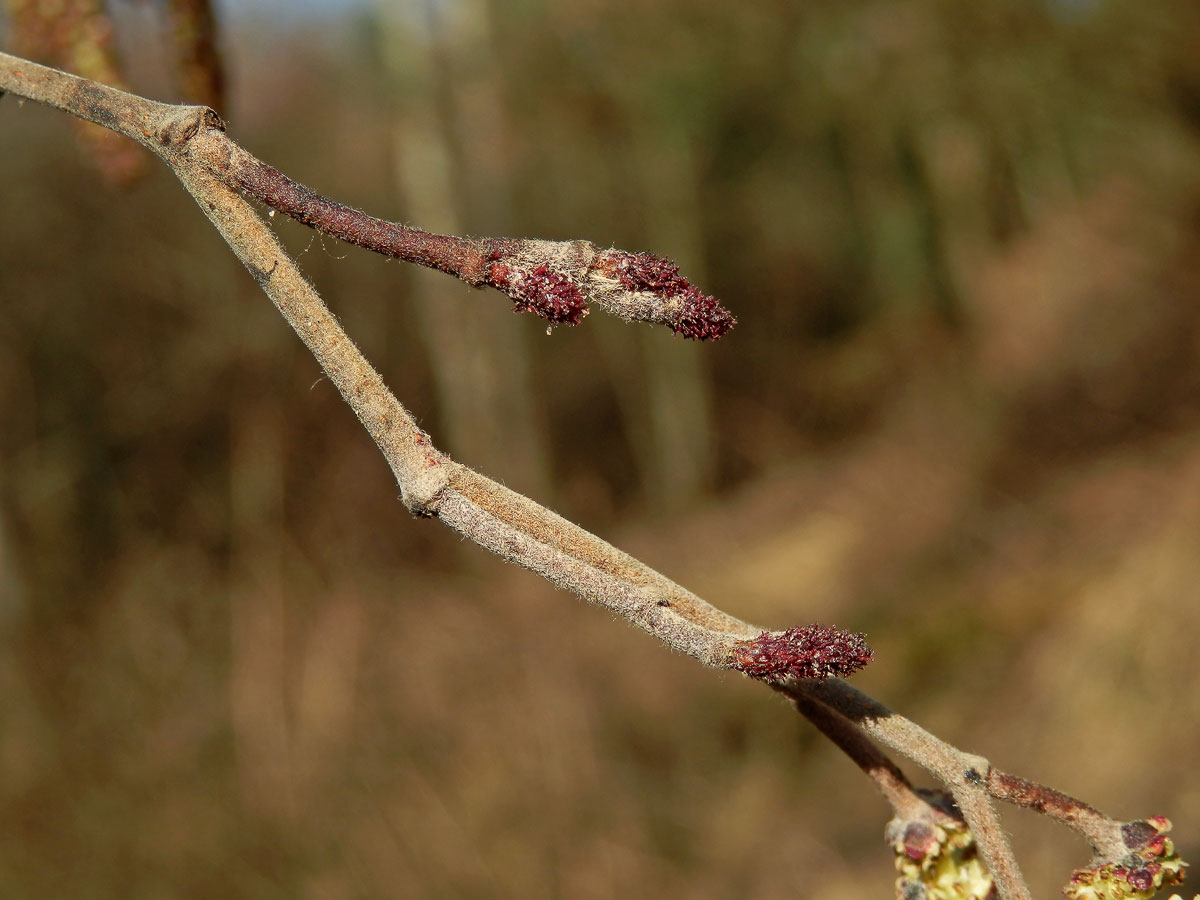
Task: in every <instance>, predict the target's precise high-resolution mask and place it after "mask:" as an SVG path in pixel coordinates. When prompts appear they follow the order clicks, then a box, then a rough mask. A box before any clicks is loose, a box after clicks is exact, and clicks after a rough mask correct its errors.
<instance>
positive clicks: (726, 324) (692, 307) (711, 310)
mask: <svg viewBox="0 0 1200 900" xmlns="http://www.w3.org/2000/svg"><path fill="white" fill-rule="evenodd" d="M610 260H611V263H612V265H613V268H614V274H615V275H616V277H617V280H618V281H619V283H620V285H621V287H622V288H624V289H625V290H627V291H632V292H635V293H643V292H646V293H652V294H657V295H658V296H660V297H662V298H663V299H664V300H676V301H677V303H678V304H679V310H678V312H677V313H676V315H675V317H674V318H673V319H672V320H671V321H669V322H667V323H666V324H667V325H669V326H670V328H671V330H672V331H674V332H675V333H676V334H682V335H683V336H684V337H685V338H692V339H693V340H698V341H709V340H714V341H715V340H716V339H717V338H719V337H721V335H723V334H725V333H726V332H727V331H729V329H730V328H732V327H733V326H734V325H736V324H737V319H735V318H734V317H733V313H731V312H730V311H729V310H727V309H725V307H723V306H721V304H720V303H718V302H717V301H716V298H714V297H706V296H705V295H704V293H703V292H702V291H700V289H699V288H697V287H696V286H695V285H693V284H692V283H691V282H689V281H688V280H687V279H686V278H684V277H683V276H682V275H680V274H679V266H677V265H675V263H673V262H671V260H669V259H664V258H663V257H661V256H654V255H653V254H650V253H619V252H618V253H612V254H611V255H610Z"/></svg>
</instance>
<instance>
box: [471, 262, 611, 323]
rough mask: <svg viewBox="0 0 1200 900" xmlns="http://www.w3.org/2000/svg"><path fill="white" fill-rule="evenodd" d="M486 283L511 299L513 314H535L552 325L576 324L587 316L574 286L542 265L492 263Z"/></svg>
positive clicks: (583, 303)
mask: <svg viewBox="0 0 1200 900" xmlns="http://www.w3.org/2000/svg"><path fill="white" fill-rule="evenodd" d="M488 283H489V284H491V285H493V286H494V287H497V288H499V289H500V290H502V291H504V293H506V294H508V296H510V297H512V300H513V309H514V310H516V311H517V312H523V313H524V312H531V313H536V314H537V315H539V316H541V317H542V318H543V319H546V320H548V321H550V322H553V323H554V324H555V325H562V324H566V325H578V324H579V323H580V321H581V320H582V319H583V317H584V316H586V315H587V313H588V308H587V303H586V302H584V299H583V295H582V294H581V293H580V292H579V288H578V287H576V285H575V283H574V282H573V281H572V280H571V279H570V278H568V277H567V276H566V275H564V274H562V273H561V272H556V271H554V270H553V269H551V268H550V267H549V266H548V265H546V264H545V263H543V264H542V265H540V266H538V267H537V268H536V269H532V270H530V269H513V268H510V267H508V266H505V265H502V264H494V265H492V267H491V269H490V271H489V273H488Z"/></svg>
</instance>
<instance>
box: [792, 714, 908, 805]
mask: <svg viewBox="0 0 1200 900" xmlns="http://www.w3.org/2000/svg"><path fill="white" fill-rule="evenodd" d="M787 696H788V699H789V700H791V701H792V705H794V706H795V707H796V709H797V711H798V712H799V713H800V714H801V715H802V716H804V718H806V719H808V721H809V722H811V723H812V724H813V725H814V726H815V727H816V728H817V730H818V731H820V732H821V734H823V735H825V737H827V738H829V740H830V741H832V742H833V744H834V745H835V746H837V748H838V749H839V750H841V751H842V752H843V753H845V754H846V755H847V756H848V757H850V760H851V761H852V762H853V763H854V764H855V765H857V766H858V767H859V768H860V769H862V771H863V773H864V774H865V775H866V776H867V777H868V778H870V779H871V781H873V782H874V783H875V787H876V788H878V789H879V793H881V794H882V795H883V798H884V799H885V800H886V801H887V802H888V805H889V806H891V808H892V812H893V814H894V815H895V816H896V817H897V818H899V819H915V818H917V817H918V816H920V815H921V813H922V812H923V811H925V810H926V808H927V807H928V806H929V804H928V803H927V802H926V801H925V800H924V799H923V798H922V797H921V795H920V794H918V793H917V792H916V790H915V789H914V788H913V786H912V783H911V782H910V781H909V780H908V778H907V777H906V776H905V774H904V772H902V771H901V770H900V767H899V766H897V765H896V764H895V763H894V762H892V760H891V759H890V758H888V756H887V754H885V753H884V752H883V751H881V750H880V749H879V748H878V747H877V746H875V744H874V743H872V742H871V741H870V740H868V739H867V736H866V735H864V734H863V733H862V732H861V731H859V730H858V728H856V727H855V726H854V725H853V724H851V723H850V722H849V721H848V720H847V719H846V718H844V717H843V716H841V715H839V714H838V713H836V712H834V711H833V710H832V709H830V708H829V707H828V706H826V705H825V704H823V703H820V702H818V701H817V700H815V699H813V698H812V697H810V696H808V695H807V694H804V693H801V692H799V691H792V692H790V693H788V694H787Z"/></svg>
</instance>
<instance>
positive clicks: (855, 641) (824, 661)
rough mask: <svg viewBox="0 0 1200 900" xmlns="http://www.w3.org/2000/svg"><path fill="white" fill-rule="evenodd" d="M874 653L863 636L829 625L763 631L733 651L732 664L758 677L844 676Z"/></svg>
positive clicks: (781, 678) (815, 677)
mask: <svg viewBox="0 0 1200 900" xmlns="http://www.w3.org/2000/svg"><path fill="white" fill-rule="evenodd" d="M874 657H875V652H874V651H873V650H872V649H871V648H870V647H868V646H867V641H866V637H865V636H864V635H861V634H858V633H856V632H852V631H842V630H840V629H837V628H830V627H829V626H828V625H820V624H817V625H805V626H804V627H802V628H789V629H788V630H787V631H764V632H763V633H762V634H760V635H759V636H758V637H756V638H755V639H754V640H752V641H746V642H745V643H743V644H739V645H738V646H737V647H736V648H735V649H734V652H733V659H734V666H733V667H734V668H735V669H737V670H738V671H739V672H744V673H745V674H747V675H749V676H750V677H751V678H757V679H759V680H760V681H783V680H784V679H786V678H804V679H815V680H824V679H826V678H844V677H845V676H847V675H850V674H852V673H853V672H857V671H858V670H859V669H861V668H862V667H863V666H865V665H866V664H867V663H869V662H870V661H871V660H872V659H873V658H874Z"/></svg>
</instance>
